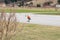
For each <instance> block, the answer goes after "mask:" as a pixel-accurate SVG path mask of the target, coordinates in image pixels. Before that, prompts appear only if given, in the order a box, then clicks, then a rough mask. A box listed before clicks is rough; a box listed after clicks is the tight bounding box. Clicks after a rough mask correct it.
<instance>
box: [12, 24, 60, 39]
mask: <svg viewBox="0 0 60 40" xmlns="http://www.w3.org/2000/svg"><path fill="white" fill-rule="evenodd" d="M23 26H24V28H23V30H22V31H21V32H20V29H21V28H22V27H23ZM18 31H19V32H17V34H16V36H14V37H13V38H14V39H13V40H60V27H55V26H45V25H36V24H18Z"/></svg>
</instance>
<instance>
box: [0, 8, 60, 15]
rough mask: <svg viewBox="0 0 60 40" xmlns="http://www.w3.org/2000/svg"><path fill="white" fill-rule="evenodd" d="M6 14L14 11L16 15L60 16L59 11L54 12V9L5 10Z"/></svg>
mask: <svg viewBox="0 0 60 40" xmlns="http://www.w3.org/2000/svg"><path fill="white" fill-rule="evenodd" d="M4 10H5V12H6V13H9V12H11V11H15V12H16V13H36V14H53V15H60V9H58V10H57V11H56V9H55V8H13V9H12V8H5V9H4ZM1 11H2V9H1V8H0V12H1Z"/></svg>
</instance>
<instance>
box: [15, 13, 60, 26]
mask: <svg viewBox="0 0 60 40" xmlns="http://www.w3.org/2000/svg"><path fill="white" fill-rule="evenodd" d="M26 15H30V16H31V21H30V22H29V23H32V24H41V25H52V26H60V16H59V15H38V14H31V13H16V17H17V21H18V22H22V23H28V22H27V18H26Z"/></svg>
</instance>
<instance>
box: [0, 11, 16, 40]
mask: <svg viewBox="0 0 60 40" xmlns="http://www.w3.org/2000/svg"><path fill="white" fill-rule="evenodd" d="M7 15H8V16H7ZM16 26H17V22H16V16H15V12H14V11H12V12H11V13H10V14H7V13H5V12H4V10H2V12H1V13H0V40H10V39H11V37H13V36H14V34H15V33H16Z"/></svg>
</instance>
